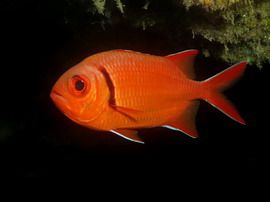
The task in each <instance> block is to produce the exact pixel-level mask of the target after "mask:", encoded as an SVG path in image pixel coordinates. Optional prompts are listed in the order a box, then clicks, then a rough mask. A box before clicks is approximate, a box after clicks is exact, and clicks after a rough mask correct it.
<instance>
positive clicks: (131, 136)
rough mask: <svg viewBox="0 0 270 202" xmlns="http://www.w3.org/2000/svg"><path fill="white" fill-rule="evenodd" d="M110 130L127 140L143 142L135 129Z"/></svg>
mask: <svg viewBox="0 0 270 202" xmlns="http://www.w3.org/2000/svg"><path fill="white" fill-rule="evenodd" d="M111 132H113V133H115V134H116V135H119V136H121V137H123V138H125V139H127V140H130V141H133V142H137V143H141V144H144V142H143V141H142V140H141V138H140V137H139V136H138V131H136V130H130V129H116V130H111Z"/></svg>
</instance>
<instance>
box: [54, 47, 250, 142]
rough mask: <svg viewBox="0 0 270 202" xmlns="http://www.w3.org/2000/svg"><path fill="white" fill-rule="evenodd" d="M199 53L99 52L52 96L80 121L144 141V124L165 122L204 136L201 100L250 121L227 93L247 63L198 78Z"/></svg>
mask: <svg viewBox="0 0 270 202" xmlns="http://www.w3.org/2000/svg"><path fill="white" fill-rule="evenodd" d="M197 54H198V51H197V50H187V51H183V52H180V53H176V54H172V55H168V56H165V57H161V56H154V55H149V54H144V53H140V52H135V51H129V50H112V51H106V52H102V53H98V54H94V55H92V56H90V57H88V58H86V59H84V60H83V61H82V62H80V63H79V64H77V65H75V66H74V67H72V68H70V69H69V70H68V71H66V72H65V73H64V74H63V75H62V76H61V77H60V78H59V79H58V81H57V82H56V83H55V85H54V87H53V88H52V91H51V94H50V96H51V98H52V100H53V101H54V103H55V104H56V106H57V107H58V108H59V109H60V110H61V111H62V112H63V113H64V114H65V115H66V116H67V117H69V118H70V119H71V120H73V121H74V122H76V123H78V124H80V125H83V126H86V127H88V128H90V129H94V130H100V131H110V132H112V133H115V134H117V135H119V136H121V137H124V138H126V139H128V140H131V141H134V142H138V143H143V141H142V140H141V138H140V137H139V136H138V134H137V131H136V129H138V128H151V127H158V126H162V127H166V128H169V129H173V130H178V131H181V132H183V133H185V134H187V135H189V136H191V137H193V138H196V137H198V132H197V130H196V127H195V116H196V112H197V109H198V104H199V101H198V100H205V101H206V102H208V103H210V104H211V105H213V106H214V107H216V108H217V109H219V110H220V111H221V112H223V113H224V114H226V115H227V116H229V117H230V118H232V119H233V120H235V121H237V122H239V123H241V124H245V121H244V120H243V118H241V116H240V115H239V113H238V112H237V110H236V109H235V107H234V106H233V104H232V103H231V102H230V101H229V100H228V99H226V97H225V96H224V95H223V94H221V92H222V91H223V90H225V89H226V88H228V87H229V86H231V84H233V83H234V82H235V81H236V80H237V79H238V78H239V77H240V76H241V75H242V74H243V73H244V70H245V67H246V65H247V63H246V62H240V63H238V64H235V65H233V66H231V67H230V68H228V69H226V70H224V71H222V72H220V73H218V74H217V75H215V76H213V77H211V78H209V79H206V80H204V81H195V80H193V79H194V70H193V63H194V59H195V56H196V55H197Z"/></svg>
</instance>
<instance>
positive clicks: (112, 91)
mask: <svg viewBox="0 0 270 202" xmlns="http://www.w3.org/2000/svg"><path fill="white" fill-rule="evenodd" d="M99 70H100V71H101V73H102V74H103V76H104V78H105V80H106V83H107V85H108V88H109V91H110V98H109V103H110V104H111V105H112V106H116V102H115V87H114V85H113V82H112V79H111V77H110V75H109V73H108V72H107V70H106V69H105V68H104V67H100V68H99Z"/></svg>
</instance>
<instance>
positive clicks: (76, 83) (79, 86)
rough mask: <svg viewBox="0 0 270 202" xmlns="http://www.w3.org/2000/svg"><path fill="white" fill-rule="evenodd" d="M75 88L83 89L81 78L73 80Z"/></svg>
mask: <svg viewBox="0 0 270 202" xmlns="http://www.w3.org/2000/svg"><path fill="white" fill-rule="evenodd" d="M75 88H76V90H78V91H82V90H83V89H84V81H83V80H77V81H76V82H75Z"/></svg>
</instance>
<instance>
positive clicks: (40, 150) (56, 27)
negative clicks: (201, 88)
mask: <svg viewBox="0 0 270 202" xmlns="http://www.w3.org/2000/svg"><path fill="white" fill-rule="evenodd" d="M14 2H15V6H12V5H11V6H10V7H8V8H7V10H5V9H2V11H3V12H2V15H3V16H1V41H2V42H1V49H2V51H1V52H2V53H1V56H2V57H1V58H2V60H1V113H0V116H1V117H0V132H1V133H0V135H1V136H0V147H1V149H0V150H1V162H0V163H1V166H0V167H1V172H0V176H1V178H2V179H6V182H7V183H10V184H16V185H26V184H34V185H36V184H44V185H47V186H62V185H68V184H69V183H71V182H72V183H71V184H74V183H75V184H82V183H86V184H88V185H89V186H93V187H95V188H96V189H111V188H112V187H115V184H116V183H119V184H120V185H119V189H122V190H123V189H125V190H129V188H128V187H129V186H130V187H131V188H134V184H136V183H139V184H140V190H135V192H140V191H143V189H144V188H146V189H147V188H149V189H150V188H151V189H153V190H155V189H157V190H159V189H160V190H162V189H163V187H164V188H166V187H167V188H168V187H170V186H172V187H174V188H175V189H176V190H177V188H178V186H187V188H188V187H190V189H194V188H195V187H197V188H200V187H203V186H204V184H205V183H206V182H207V183H210V184H211V185H214V186H215V185H216V184H219V183H221V184H222V183H223V182H229V183H230V184H231V186H235V188H236V187H237V186H238V183H246V185H248V186H249V183H250V181H251V180H253V179H255V180H256V179H257V178H259V172H258V170H259V168H260V166H261V164H260V162H259V157H260V156H261V154H262V152H263V151H262V149H263V142H264V141H265V136H266V133H265V129H266V127H267V124H266V122H267V121H266V119H265V118H264V116H263V115H265V114H266V111H267V109H268V108H269V104H268V101H267V99H268V98H266V97H265V95H266V94H267V91H268V87H267V85H269V76H270V73H269V65H268V64H266V65H265V67H264V69H262V70H261V71H260V70H258V69H257V68H255V67H252V66H250V67H248V69H247V71H246V73H245V75H244V77H243V79H241V80H240V81H239V82H238V83H237V84H236V85H235V86H234V87H233V88H231V89H230V90H228V91H226V95H227V96H228V97H229V98H230V100H232V102H233V103H235V105H236V106H237V108H238V110H239V112H240V113H241V114H242V116H243V117H244V119H245V120H246V122H247V123H248V125H247V126H242V125H239V124H237V123H235V122H234V121H232V120H230V119H229V118H227V117H226V116H224V115H223V114H222V113H220V112H219V111H217V110H216V109H214V108H213V107H211V106H210V105H208V104H206V103H203V102H202V103H201V106H200V110H199V113H198V116H197V127H198V130H199V133H200V138H198V139H195V140H194V139H191V138H189V137H187V136H185V135H183V134H180V133H177V132H173V131H170V130H167V129H162V128H154V129H144V130H140V134H141V136H142V138H143V139H144V140H145V142H146V144H145V145H140V144H136V143H133V142H128V141H126V140H125V139H122V138H120V137H118V136H115V135H113V134H110V133H103V132H95V131H91V130H88V129H85V128H82V127H81V126H78V125H76V124H75V123H73V122H72V121H70V120H68V119H67V118H66V117H65V116H64V115H63V114H61V113H60V112H59V111H58V109H56V107H55V106H54V105H53V103H52V102H51V100H50V98H49V92H50V89H51V87H52V85H53V84H54V82H55V81H56V79H57V78H58V77H59V76H60V75H61V74H62V73H63V72H64V71H66V70H67V69H68V68H69V67H71V66H73V65H74V64H76V63H78V62H79V61H80V60H82V59H83V58H85V57H87V56H89V55H91V54H93V53H96V52H100V51H104V50H109V49H117V48H123V49H132V50H137V51H142V52H146V53H151V54H157V55H166V54H171V53H174V52H177V51H180V50H185V49H187V48H196V46H195V47H190V46H189V45H188V44H187V43H185V42H184V41H185V40H183V43H182V44H181V46H180V45H179V47H178V45H176V44H175V42H174V41H171V40H170V39H169V38H168V37H167V36H166V35H164V34H162V33H160V32H156V31H155V30H154V29H152V30H151V29H150V30H146V31H142V30H140V29H137V28H134V27H131V26H129V25H128V23H121V22H119V23H118V24H116V25H114V26H108V27H107V28H106V30H103V29H102V28H101V27H100V26H99V25H89V26H86V25H84V24H79V25H77V27H71V26H66V25H65V24H63V23H62V21H61V20H59V19H60V18H61V13H60V14H59V13H58V12H57V11H55V12H54V13H52V15H49V14H46V15H44V13H46V9H44V8H36V9H34V8H32V7H31V6H30V7H29V8H28V6H29V5H20V4H19V3H18V2H16V1H14ZM17 4H19V6H18V5H17ZM21 8H22V9H21ZM226 67H228V64H225V63H222V62H220V61H217V60H214V59H211V58H210V59H209V58H208V59H206V58H204V57H203V56H199V57H198V59H197V61H196V71H197V74H198V78H199V79H205V78H207V77H209V76H211V75H213V74H214V73H217V72H219V71H220V70H222V69H224V68H226ZM199 179H200V180H199ZM193 182H194V183H193ZM175 183H176V184H177V186H173V184H175ZM129 191H130V192H131V193H132V192H133V191H132V190H129Z"/></svg>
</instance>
